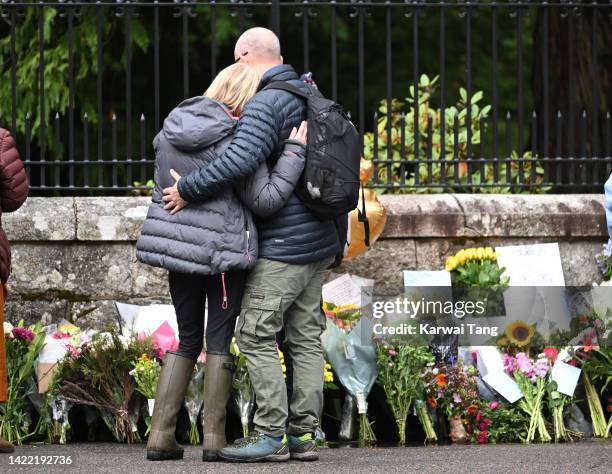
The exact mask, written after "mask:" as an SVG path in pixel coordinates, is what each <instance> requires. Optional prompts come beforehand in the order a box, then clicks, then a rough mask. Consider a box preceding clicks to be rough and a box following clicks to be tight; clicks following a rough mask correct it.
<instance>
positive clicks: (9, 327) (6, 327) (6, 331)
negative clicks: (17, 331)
mask: <svg viewBox="0 0 612 474" xmlns="http://www.w3.org/2000/svg"><path fill="white" fill-rule="evenodd" d="M12 330H13V325H12V324H11V323H9V322H7V321H4V334H11V331H12Z"/></svg>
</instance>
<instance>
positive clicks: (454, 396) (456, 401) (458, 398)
mask: <svg viewBox="0 0 612 474" xmlns="http://www.w3.org/2000/svg"><path fill="white" fill-rule="evenodd" d="M453 401H454V402H455V403H461V397H460V396H459V394H458V393H454V394H453Z"/></svg>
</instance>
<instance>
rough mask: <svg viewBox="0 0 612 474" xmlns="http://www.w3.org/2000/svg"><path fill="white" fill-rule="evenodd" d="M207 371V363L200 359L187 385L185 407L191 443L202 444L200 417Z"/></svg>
mask: <svg viewBox="0 0 612 474" xmlns="http://www.w3.org/2000/svg"><path fill="white" fill-rule="evenodd" d="M205 372H206V364H205V363H204V362H203V360H200V359H198V362H197V363H196V365H195V367H194V368H193V375H192V377H191V380H190V381H189V385H188V386H187V393H186V394H185V408H186V409H187V416H189V422H190V423H191V428H190V429H189V444H200V432H199V431H198V417H199V416H200V412H201V411H202V404H203V403H204V384H205V383H206V380H204V374H205Z"/></svg>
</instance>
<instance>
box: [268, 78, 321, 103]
mask: <svg viewBox="0 0 612 474" xmlns="http://www.w3.org/2000/svg"><path fill="white" fill-rule="evenodd" d="M270 89H276V90H279V91H285V92H289V93H291V94H294V95H297V96H300V97H302V98H303V99H306V100H308V99H310V94H308V93H306V92H304V91H303V90H301V89H300V88H298V87H296V86H294V85H292V84H289V83H288V82H285V81H274V82H270V83H269V84H268V85H266V86H265V87H264V88H263V89H262V91H265V90H270Z"/></svg>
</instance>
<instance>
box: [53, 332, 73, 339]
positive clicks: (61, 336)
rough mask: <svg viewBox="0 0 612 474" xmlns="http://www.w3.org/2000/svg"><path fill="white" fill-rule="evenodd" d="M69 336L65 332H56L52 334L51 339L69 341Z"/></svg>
mask: <svg viewBox="0 0 612 474" xmlns="http://www.w3.org/2000/svg"><path fill="white" fill-rule="evenodd" d="M70 337H71V336H70V334H69V333H67V332H61V331H57V332H55V333H53V339H70Z"/></svg>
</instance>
